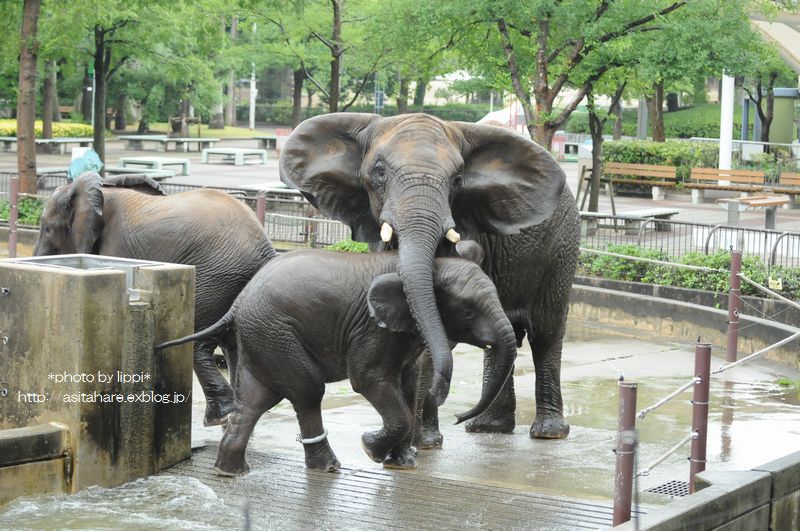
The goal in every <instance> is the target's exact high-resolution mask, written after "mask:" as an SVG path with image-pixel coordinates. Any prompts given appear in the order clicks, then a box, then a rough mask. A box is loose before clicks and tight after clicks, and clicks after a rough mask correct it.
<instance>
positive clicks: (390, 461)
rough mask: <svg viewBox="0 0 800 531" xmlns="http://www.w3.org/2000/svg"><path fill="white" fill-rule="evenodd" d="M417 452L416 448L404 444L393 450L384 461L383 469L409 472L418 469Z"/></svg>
mask: <svg viewBox="0 0 800 531" xmlns="http://www.w3.org/2000/svg"><path fill="white" fill-rule="evenodd" d="M416 455H417V451H416V450H415V449H414V447H412V446H410V445H408V444H403V445H400V446H396V447H395V448H392V450H391V451H390V452H389V453H388V454H387V455H386V457H385V458H384V460H383V468H396V469H400V470H409V469H412V468H417V459H416Z"/></svg>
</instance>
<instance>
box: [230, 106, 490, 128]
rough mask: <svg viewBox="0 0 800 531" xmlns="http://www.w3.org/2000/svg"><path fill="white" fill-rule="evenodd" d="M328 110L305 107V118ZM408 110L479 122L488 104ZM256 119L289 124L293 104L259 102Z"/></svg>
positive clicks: (243, 114)
mask: <svg viewBox="0 0 800 531" xmlns="http://www.w3.org/2000/svg"><path fill="white" fill-rule="evenodd" d="M373 109H374V107H373V105H369V104H368V105H353V106H352V107H350V108H349V109H348V110H347V112H366V113H371V112H374V110H373ZM249 112H250V109H249V107H247V106H240V107H237V109H236V117H237V119H238V120H242V121H245V120H247V116H248V113H249ZM327 112H328V109H327V107H320V106H317V107H304V108H303V119H307V118H311V117H312V116H318V115H320V114H325V113H327ZM408 112H424V113H425V114H430V115H433V116H436V117H438V118H441V119H442V120H457V121H462V122H477V121H478V120H480V119H481V118H483V117H484V116H485V115H486V114H487V113H488V112H489V107H488V105H484V104H471V103H448V104H447V105H437V106H431V105H425V106H423V107H413V106H411V107H409V108H408ZM381 114H382V115H383V116H395V115H396V114H397V107H396V106H395V105H385V106H384V107H383V112H382V113H381ZM256 121H257V122H263V123H266V124H271V125H288V124H290V123H291V122H292V104H291V102H278V103H275V104H271V105H267V104H257V105H256Z"/></svg>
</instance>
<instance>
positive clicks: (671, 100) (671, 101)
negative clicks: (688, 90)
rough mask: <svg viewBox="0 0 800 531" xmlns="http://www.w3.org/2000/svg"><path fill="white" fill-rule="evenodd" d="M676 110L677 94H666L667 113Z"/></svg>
mask: <svg viewBox="0 0 800 531" xmlns="http://www.w3.org/2000/svg"><path fill="white" fill-rule="evenodd" d="M678 109H679V107H678V94H676V93H675V92H670V93H669V94H667V112H675V111H677V110H678Z"/></svg>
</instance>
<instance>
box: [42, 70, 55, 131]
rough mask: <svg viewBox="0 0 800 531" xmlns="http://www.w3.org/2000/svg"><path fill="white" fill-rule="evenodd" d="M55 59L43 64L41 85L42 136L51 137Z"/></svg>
mask: <svg viewBox="0 0 800 531" xmlns="http://www.w3.org/2000/svg"><path fill="white" fill-rule="evenodd" d="M55 67H56V62H55V61H52V60H51V61H47V62H46V63H45V66H44V83H43V86H42V138H53V92H54V90H55V87H54V86H53V77H54V76H52V75H51V72H52V71H53V70H54V69H55Z"/></svg>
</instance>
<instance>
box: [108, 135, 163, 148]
mask: <svg viewBox="0 0 800 531" xmlns="http://www.w3.org/2000/svg"><path fill="white" fill-rule="evenodd" d="M117 138H119V139H120V140H122V141H123V142H125V149H128V150H131V151H142V150H144V143H145V142H153V143H155V144H156V149H158V150H160V151H166V150H167V139H168V138H169V137H168V136H167V135H119V136H118V137H117Z"/></svg>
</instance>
